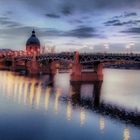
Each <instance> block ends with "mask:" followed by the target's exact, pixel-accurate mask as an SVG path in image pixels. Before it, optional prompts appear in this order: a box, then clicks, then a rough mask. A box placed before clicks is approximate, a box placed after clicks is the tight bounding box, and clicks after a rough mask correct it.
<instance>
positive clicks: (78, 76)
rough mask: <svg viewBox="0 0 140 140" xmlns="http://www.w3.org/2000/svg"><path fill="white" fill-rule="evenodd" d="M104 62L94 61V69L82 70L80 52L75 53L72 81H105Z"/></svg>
mask: <svg viewBox="0 0 140 140" xmlns="http://www.w3.org/2000/svg"><path fill="white" fill-rule="evenodd" d="M102 70H103V66H102V63H100V62H96V63H94V71H82V65H81V64H80V61H79V53H78V52H76V53H75V60H74V64H73V67H72V74H71V82H95V81H103V72H102Z"/></svg>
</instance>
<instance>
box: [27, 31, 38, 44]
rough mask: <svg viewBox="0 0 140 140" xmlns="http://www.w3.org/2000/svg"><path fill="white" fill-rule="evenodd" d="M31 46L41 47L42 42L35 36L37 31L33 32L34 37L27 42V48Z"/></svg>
mask: <svg viewBox="0 0 140 140" xmlns="http://www.w3.org/2000/svg"><path fill="white" fill-rule="evenodd" d="M30 45H36V46H40V41H39V39H38V38H37V37H36V35H35V31H34V30H33V31H32V35H31V37H30V38H29V39H28V40H27V42H26V46H30Z"/></svg>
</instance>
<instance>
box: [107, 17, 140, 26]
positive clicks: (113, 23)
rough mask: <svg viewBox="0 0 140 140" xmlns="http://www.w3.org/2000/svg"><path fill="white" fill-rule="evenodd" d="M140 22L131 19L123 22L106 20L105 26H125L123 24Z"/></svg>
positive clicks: (139, 21)
mask: <svg viewBox="0 0 140 140" xmlns="http://www.w3.org/2000/svg"><path fill="white" fill-rule="evenodd" d="M138 23H140V20H129V21H124V22H121V21H120V20H118V19H117V20H109V21H107V22H104V25H105V26H123V25H137V24H138Z"/></svg>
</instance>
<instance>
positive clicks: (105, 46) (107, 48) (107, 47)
mask: <svg viewBox="0 0 140 140" xmlns="http://www.w3.org/2000/svg"><path fill="white" fill-rule="evenodd" d="M104 48H105V52H107V51H108V50H109V44H108V43H105V44H104Z"/></svg>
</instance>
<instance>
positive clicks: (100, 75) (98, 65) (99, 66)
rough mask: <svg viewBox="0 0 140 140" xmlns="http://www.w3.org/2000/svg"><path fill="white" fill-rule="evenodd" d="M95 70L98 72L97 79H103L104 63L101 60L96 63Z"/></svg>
mask: <svg viewBox="0 0 140 140" xmlns="http://www.w3.org/2000/svg"><path fill="white" fill-rule="evenodd" d="M94 71H95V72H96V73H97V81H103V64H102V63H100V62H97V63H95V64H94Z"/></svg>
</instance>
